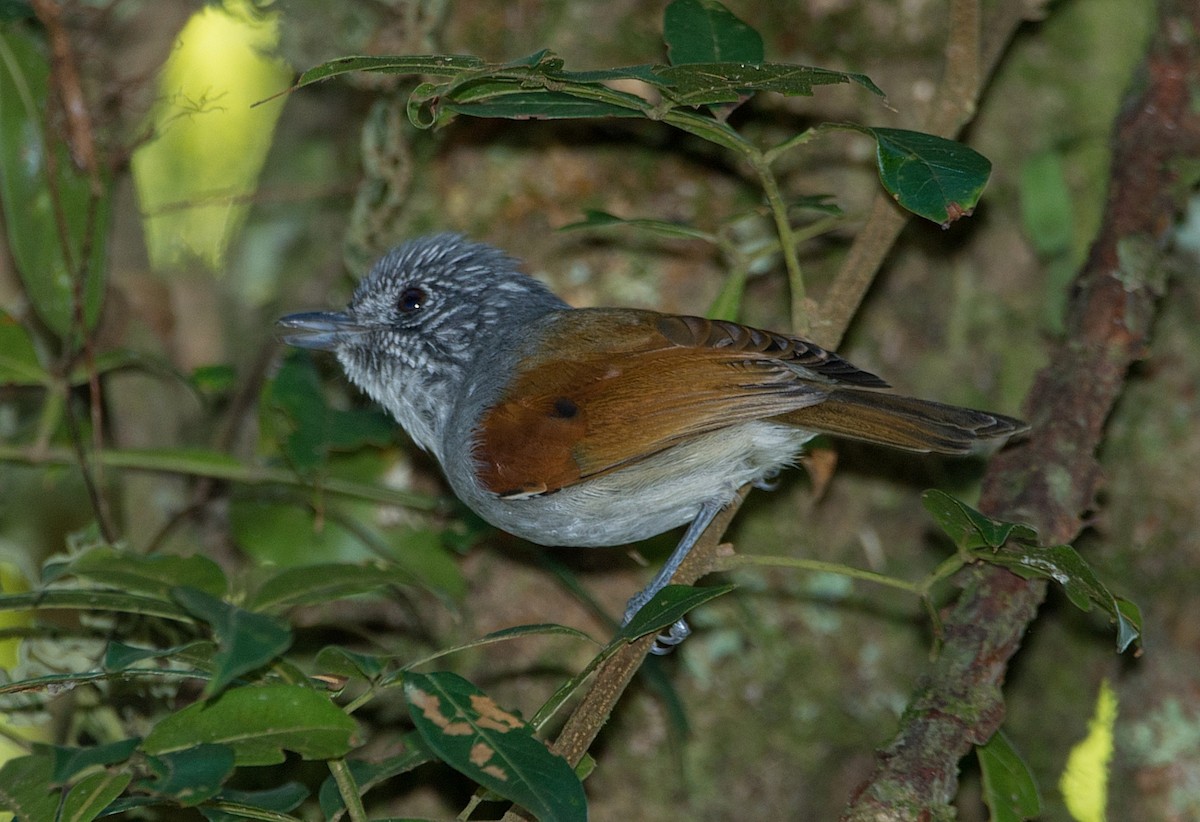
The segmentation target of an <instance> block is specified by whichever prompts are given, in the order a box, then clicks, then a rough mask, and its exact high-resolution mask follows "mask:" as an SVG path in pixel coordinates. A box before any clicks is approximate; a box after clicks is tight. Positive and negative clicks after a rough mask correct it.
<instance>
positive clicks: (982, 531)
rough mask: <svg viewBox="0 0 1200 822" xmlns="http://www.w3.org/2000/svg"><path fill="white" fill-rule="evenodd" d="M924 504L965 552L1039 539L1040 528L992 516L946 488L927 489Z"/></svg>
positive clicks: (922, 498) (922, 497)
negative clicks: (941, 489) (951, 493)
mask: <svg viewBox="0 0 1200 822" xmlns="http://www.w3.org/2000/svg"><path fill="white" fill-rule="evenodd" d="M921 504H922V505H924V506H925V510H926V511H928V512H929V513H930V514H931V515H932V516H933V518H934V520H936V521H937V524H938V525H939V526H940V527H941V529H942V530H943V531H945V532H946V535H947V536H949V537H950V539H951V540H952V541H953V542H954V544H955V545H957V546H958V548H959V550H961V551H974V550H975V549H977V548H991V549H993V550H995V549H998V548H1000V547H1001V546H1003V545H1004V543H1006V542H1008V541H1009V540H1010V539H1015V540H1023V541H1026V542H1036V541H1037V531H1035V530H1034V529H1032V528H1030V527H1029V526H1028V525H1022V524H1020V523H1015V522H1004V521H1002V520H996V519H990V518H989V517H985V516H984V515H983V514H981V513H979V512H978V511H976V510H975V509H974V508H972V507H971V506H969V505H967V504H966V503H965V502H962V501H961V500H958V499H955V498H954V497H952V496H950V495H949V494H947V493H945V492H943V491H938V490H936V489H934V490H929V491H926V492H925V493H924V494H922V495H921Z"/></svg>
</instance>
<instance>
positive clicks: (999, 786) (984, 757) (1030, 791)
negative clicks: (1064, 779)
mask: <svg viewBox="0 0 1200 822" xmlns="http://www.w3.org/2000/svg"><path fill="white" fill-rule="evenodd" d="M975 755H976V756H978V757H979V768H980V770H981V771H982V773H983V801H984V803H985V804H987V806H988V810H989V811H991V822H1024V820H1026V819H1033V818H1035V817H1037V816H1039V815H1041V813H1042V800H1041V797H1040V796H1038V788H1037V781H1036V780H1035V779H1034V778H1033V772H1032V771H1031V770H1030V769H1029V765H1028V764H1027V763H1026V762H1025V760H1024V758H1022V756H1021V754H1020V753H1018V752H1017V750H1016V748H1014V747H1013V746H1012V743H1010V742H1009V741H1008V738H1007V737H1005V735H1004V732H1003V731H996V733H995V734H993V735H992V738H991V739H989V740H988V741H987V743H986V744H984V745H980V746H978V747H977V748H976V749H975Z"/></svg>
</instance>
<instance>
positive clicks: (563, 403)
mask: <svg viewBox="0 0 1200 822" xmlns="http://www.w3.org/2000/svg"><path fill="white" fill-rule="evenodd" d="M578 413H579V406H578V405H576V404H575V403H574V402H573V401H572V400H569V399H567V398H566V397H559V398H558V399H556V400H555V401H554V410H553V411H551V412H550V415H551V416H553V417H557V418H558V419H560V420H569V419H572V418H573V417H574V416H575V415H576V414H578Z"/></svg>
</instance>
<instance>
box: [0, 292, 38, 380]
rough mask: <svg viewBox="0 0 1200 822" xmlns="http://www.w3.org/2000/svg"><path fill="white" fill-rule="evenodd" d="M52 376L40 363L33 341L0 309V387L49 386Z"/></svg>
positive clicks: (19, 325) (17, 323)
mask: <svg viewBox="0 0 1200 822" xmlns="http://www.w3.org/2000/svg"><path fill="white" fill-rule="evenodd" d="M49 383H50V375H49V374H47V373H46V371H45V369H43V368H42V364H41V363H40V362H38V357H37V351H35V350H34V347H33V340H31V339H29V335H28V334H27V333H26V332H25V329H24V328H23V327H22V326H21V324H20V323H19V322H17V321H16V320H14V319H13V318H12V317H11V316H10V315H9V314H8V313H7V312H6V311H4V309H2V308H0V385H47V384H49Z"/></svg>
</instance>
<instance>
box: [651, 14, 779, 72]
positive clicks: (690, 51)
mask: <svg viewBox="0 0 1200 822" xmlns="http://www.w3.org/2000/svg"><path fill="white" fill-rule="evenodd" d="M663 40H664V41H665V42H666V44H667V56H668V58H669V59H670V61H671V63H672V64H673V65H676V66H678V65H682V64H683V63H725V62H728V63H761V62H762V61H763V41H762V37H761V36H760V35H759V33H758V32H757V31H755V30H754V29H753V28H751V27H750V26H749V25H748V24H746V23H745V22H743V21H742V20H740V19H739V18H738V17H737V16H736V15H734V14H733V13H732V12H730V11H729V9H727V8H725V7H724V6H723V5H721V4H720V3H718V2H716V0H673V2H672V3H670V4H669V5H668V6H667V11H666V13H665V14H664V15H663Z"/></svg>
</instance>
